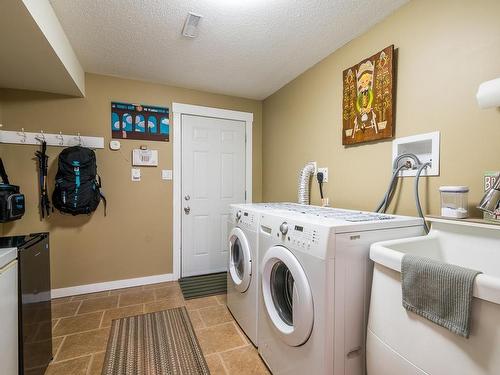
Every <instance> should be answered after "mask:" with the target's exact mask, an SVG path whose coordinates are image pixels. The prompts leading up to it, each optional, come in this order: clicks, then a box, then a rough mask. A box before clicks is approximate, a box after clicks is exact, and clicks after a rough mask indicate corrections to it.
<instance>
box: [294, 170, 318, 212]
mask: <svg viewBox="0 0 500 375" xmlns="http://www.w3.org/2000/svg"><path fill="white" fill-rule="evenodd" d="M315 169H316V167H315V165H314V163H312V162H309V163H307V164H306V165H305V166H304V168H302V169H301V170H300V173H299V194H298V203H299V204H309V203H310V200H311V197H310V195H309V185H310V182H311V177H312V176H313V175H314V172H315Z"/></svg>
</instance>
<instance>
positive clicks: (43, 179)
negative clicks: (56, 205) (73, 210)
mask: <svg viewBox="0 0 500 375" xmlns="http://www.w3.org/2000/svg"><path fill="white" fill-rule="evenodd" d="M35 157H36V159H37V162H38V177H39V189H40V216H41V217H42V219H44V218H45V216H47V217H49V216H50V212H51V207H50V199H49V188H48V181H47V170H48V165H49V157H48V156H47V142H46V141H45V140H43V141H42V144H41V147H40V151H37V152H35Z"/></svg>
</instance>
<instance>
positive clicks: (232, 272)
mask: <svg viewBox="0 0 500 375" xmlns="http://www.w3.org/2000/svg"><path fill="white" fill-rule="evenodd" d="M244 206H248V205H231V215H230V217H229V222H228V226H229V227H228V232H229V269H228V273H227V307H228V308H229V310H230V311H231V313H232V314H233V316H234V319H235V320H236V321H237V322H238V324H239V325H240V327H241V329H242V330H243V331H244V332H245V334H246V335H247V336H248V338H249V339H250V340H251V341H252V342H253V343H254V345H257V298H258V295H257V287H258V285H259V279H258V268H257V259H258V252H257V250H258V228H259V214H258V213H256V212H254V211H251V210H249V209H248V207H244Z"/></svg>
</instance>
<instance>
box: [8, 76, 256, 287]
mask: <svg viewBox="0 0 500 375" xmlns="http://www.w3.org/2000/svg"><path fill="white" fill-rule="evenodd" d="M86 88H87V90H86V91H87V96H86V97H85V98H83V99H82V98H67V97H63V96H57V95H52V94H46V93H35V92H23V91H12V90H3V91H0V101H1V102H2V108H3V110H2V120H3V123H4V125H5V126H4V129H7V130H17V129H20V128H21V127H24V128H25V130H26V131H38V130H39V129H44V130H45V131H46V132H59V131H63V132H64V133H76V132H81V133H82V135H93V136H101V137H104V138H105V143H106V148H105V149H104V150H98V151H97V161H98V169H99V174H100V175H101V176H102V179H103V187H104V191H105V193H106V195H107V198H108V215H107V217H104V216H103V208H102V205H101V206H100V208H99V209H98V210H97V212H95V213H94V214H93V215H92V216H90V217H87V216H76V217H72V216H62V215H60V214H59V213H54V214H53V215H52V216H51V217H50V218H49V219H48V220H44V221H41V220H40V218H39V216H38V209H37V204H38V190H37V189H38V186H37V183H36V171H37V170H36V164H35V161H34V160H33V155H34V152H35V151H36V147H35V146H20V145H1V146H0V148H1V150H0V152H1V153H2V154H3V157H4V162H5V163H6V164H7V168H8V172H9V175H10V177H11V180H12V181H11V182H12V183H15V184H18V185H21V186H22V190H23V192H24V193H25V194H26V197H27V202H28V212H27V214H26V215H25V217H24V218H23V219H22V220H20V221H17V222H13V223H9V224H5V225H4V234H6V235H10V234H16V233H27V232H36V231H46V230H47V231H50V233H51V248H52V259H51V265H52V284H53V288H62V287H69V286H75V285H82V284H90V283H98V282H104V281H111V280H120V279H128V278H134V277H142V276H149V275H157V274H165V273H170V272H172V182H171V181H162V180H161V179H160V174H161V169H171V168H172V142H169V143H161V142H144V141H131V140H129V141H122V149H121V151H120V152H116V151H111V150H109V148H108V147H107V143H108V142H109V140H110V131H109V126H110V102H111V101H112V100H120V101H125V102H133V103H138V102H140V103H147V104H157V105H166V106H169V107H171V103H172V102H181V103H189V104H197V105H204V106H212V107H219V108H226V109H233V110H239V111H246V112H253V113H254V126H253V147H254V150H253V153H254V158H253V187H254V188H253V194H254V200H255V201H259V200H260V199H261V123H262V121H261V117H262V115H261V111H262V103H261V102H259V101H254V100H247V99H241V98H234V97H228V96H223V95H215V94H209V93H204V92H199V91H193V90H187V89H180V88H175V87H168V86H164V85H158V84H150V83H144V82H138V81H131V80H124V79H117V78H111V77H105V76H97V75H87V77H86ZM171 134H172V128H171ZM141 144H147V145H148V146H149V147H150V148H157V149H159V159H160V165H159V167H158V168H142V181H141V182H139V183H132V182H131V181H130V168H131V165H130V162H129V160H130V153H131V149H132V148H137V147H138V146H139V145H141ZM60 151H61V149H60V148H57V147H49V151H48V154H49V156H50V169H49V177H50V181H51V184H50V188H51V189H52V188H53V178H54V175H55V172H56V164H55V162H56V160H57V155H58V153H59V152H60Z"/></svg>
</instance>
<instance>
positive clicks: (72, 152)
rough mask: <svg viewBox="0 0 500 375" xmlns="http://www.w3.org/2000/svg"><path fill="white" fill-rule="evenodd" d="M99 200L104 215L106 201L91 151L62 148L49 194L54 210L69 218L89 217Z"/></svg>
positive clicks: (83, 148)
mask: <svg viewBox="0 0 500 375" xmlns="http://www.w3.org/2000/svg"><path fill="white" fill-rule="evenodd" d="M101 199H102V200H103V202H104V214H106V199H105V198H104V195H103V194H102V192H101V178H100V177H99V175H98V174H97V163H96V157H95V153H94V151H92V150H91V149H89V148H86V147H80V146H74V147H68V148H65V149H64V150H63V151H62V152H61V153H60V154H59V160H58V169H57V174H56V185H55V188H54V192H53V194H52V203H53V205H54V207H55V208H57V209H58V210H59V211H61V212H64V213H68V214H72V215H82V214H86V215H89V214H91V213H92V212H94V211H95V210H96V209H97V207H98V206H99V203H100V202H101Z"/></svg>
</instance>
